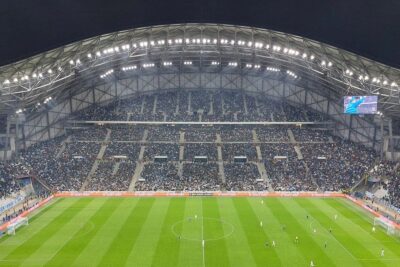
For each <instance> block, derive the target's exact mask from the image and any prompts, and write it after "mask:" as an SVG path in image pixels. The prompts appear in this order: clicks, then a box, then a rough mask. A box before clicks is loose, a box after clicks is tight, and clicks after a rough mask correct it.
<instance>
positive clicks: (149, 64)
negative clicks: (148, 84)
mask: <svg viewBox="0 0 400 267" xmlns="http://www.w3.org/2000/svg"><path fill="white" fill-rule="evenodd" d="M142 66H143V68H145V69H147V68H153V67H154V66H155V65H154V63H144V64H143V65H142Z"/></svg>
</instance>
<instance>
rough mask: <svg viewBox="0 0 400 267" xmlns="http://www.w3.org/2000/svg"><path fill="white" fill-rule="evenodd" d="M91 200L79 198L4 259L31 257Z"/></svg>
mask: <svg viewBox="0 0 400 267" xmlns="http://www.w3.org/2000/svg"><path fill="white" fill-rule="evenodd" d="M92 200H93V199H91V198H81V199H77V200H76V201H74V202H72V203H71V205H70V206H69V207H67V208H66V209H65V210H62V212H61V213H60V214H59V215H58V216H57V217H55V218H54V219H53V220H51V221H49V222H48V224H47V225H46V226H45V227H43V228H42V229H41V230H40V231H39V232H37V233H36V234H35V235H33V236H31V237H30V238H29V239H28V240H26V242H25V243H23V244H22V245H20V246H19V247H17V248H16V249H14V250H13V251H12V252H11V253H10V254H9V255H8V256H7V257H6V258H5V259H6V260H22V259H26V258H27V257H29V256H30V255H32V254H33V253H34V252H35V251H36V250H37V249H39V247H40V246H41V245H43V244H44V243H45V242H46V240H47V239H48V238H50V237H51V236H52V235H54V234H56V233H57V231H58V230H59V228H60V225H62V224H64V223H66V222H68V221H70V220H71V219H72V218H74V217H75V216H76V215H77V214H78V211H79V210H80V209H81V208H82V207H84V206H86V205H88V204H89V203H90V202H91V201H92Z"/></svg>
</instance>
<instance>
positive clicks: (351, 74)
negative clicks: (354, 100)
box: [345, 69, 354, 76]
mask: <svg viewBox="0 0 400 267" xmlns="http://www.w3.org/2000/svg"><path fill="white" fill-rule="evenodd" d="M345 74H347V75H348V76H353V74H354V73H353V72H352V71H351V70H349V69H347V70H346V72H345Z"/></svg>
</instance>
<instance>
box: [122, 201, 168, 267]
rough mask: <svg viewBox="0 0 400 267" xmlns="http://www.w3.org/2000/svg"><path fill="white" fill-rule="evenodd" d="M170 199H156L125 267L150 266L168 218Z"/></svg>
mask: <svg viewBox="0 0 400 267" xmlns="http://www.w3.org/2000/svg"><path fill="white" fill-rule="evenodd" d="M169 202H170V199H169V198H156V199H155V202H154V204H153V206H152V207H151V210H150V212H149V215H148V216H147V219H146V221H145V222H144V223H143V227H142V229H141V231H140V233H139V236H138V237H137V239H136V242H135V244H134V246H133V249H132V251H131V253H130V254H129V257H128V259H127V261H126V264H125V266H132V265H136V266H150V264H151V261H152V260H151V259H152V258H153V257H154V253H155V250H156V247H157V242H158V239H159V237H160V234H161V230H162V222H163V221H164V218H165V217H166V214H167V211H168V207H169Z"/></svg>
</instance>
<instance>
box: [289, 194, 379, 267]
mask: <svg viewBox="0 0 400 267" xmlns="http://www.w3.org/2000/svg"><path fill="white" fill-rule="evenodd" d="M295 201H296V202H297V203H298V205H299V206H301V207H302V208H303V209H305V210H306V211H307V212H308V214H310V216H311V218H310V221H311V222H313V221H314V220H315V221H316V222H318V225H313V226H314V227H317V228H318V235H322V237H321V238H323V239H326V240H325V241H326V242H327V250H328V251H329V252H331V251H332V248H335V252H334V254H335V256H337V258H338V259H340V260H343V259H346V258H348V257H349V256H350V257H351V258H352V260H349V261H348V262H344V263H345V264H346V265H352V266H357V265H358V266H360V265H363V266H368V263H365V262H364V263H360V262H359V261H358V259H359V258H374V255H373V254H372V253H371V252H370V251H368V249H367V248H365V247H364V246H363V244H362V243H360V242H359V239H358V236H357V235H355V233H353V232H349V231H348V229H349V228H348V227H347V223H345V222H343V221H342V223H340V224H339V223H337V221H335V220H334V214H333V213H329V212H328V210H327V209H326V208H325V206H324V201H325V200H323V199H306V198H298V199H295ZM319 226H321V227H322V228H321V227H319ZM330 228H332V233H330V232H329V229H330ZM325 241H324V242H325ZM342 254H347V255H342Z"/></svg>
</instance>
